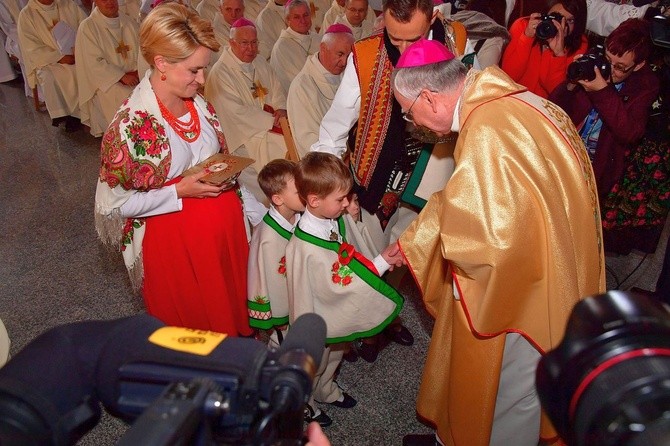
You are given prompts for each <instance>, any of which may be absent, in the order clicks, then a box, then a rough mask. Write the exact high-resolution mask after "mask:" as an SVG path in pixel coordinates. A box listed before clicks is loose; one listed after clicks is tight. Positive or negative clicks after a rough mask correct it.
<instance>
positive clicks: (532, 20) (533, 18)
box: [523, 12, 542, 37]
mask: <svg viewBox="0 0 670 446" xmlns="http://www.w3.org/2000/svg"><path fill="white" fill-rule="evenodd" d="M540 17H542V14H540V13H539V12H534V13H532V14H531V15H530V16H528V24H527V25H526V29H525V31H524V32H523V33H524V34H525V35H526V37H535V30H536V29H537V25H538V24H539V23H540Z"/></svg>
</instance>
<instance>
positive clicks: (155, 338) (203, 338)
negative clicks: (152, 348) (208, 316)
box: [149, 327, 228, 356]
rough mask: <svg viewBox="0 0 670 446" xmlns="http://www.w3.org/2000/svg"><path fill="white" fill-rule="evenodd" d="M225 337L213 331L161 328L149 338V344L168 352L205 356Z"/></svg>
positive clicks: (225, 335) (225, 336)
mask: <svg viewBox="0 0 670 446" xmlns="http://www.w3.org/2000/svg"><path fill="white" fill-rule="evenodd" d="M227 337H228V335H227V334H224V333H217V332H215V331H207V330H194V329H191V328H183V327H161V328H159V329H158V330H156V331H154V332H153V333H152V334H151V336H149V342H151V343H153V344H156V345H159V346H161V347H165V348H169V349H170V350H177V351H180V352H185V353H192V354H194V355H201V356H207V355H209V354H210V353H212V351H213V350H214V349H215V348H216V346H217V345H219V344H220V343H221V341H223V340H224V339H226V338H227Z"/></svg>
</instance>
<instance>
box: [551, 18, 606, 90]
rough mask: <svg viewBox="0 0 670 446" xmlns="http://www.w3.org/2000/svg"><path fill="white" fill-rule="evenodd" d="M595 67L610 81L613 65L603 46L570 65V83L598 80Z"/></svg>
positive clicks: (596, 47)
mask: <svg viewBox="0 0 670 446" xmlns="http://www.w3.org/2000/svg"><path fill="white" fill-rule="evenodd" d="M538 28H539V26H538ZM595 67H598V69H599V70H600V74H602V76H603V77H604V78H605V79H609V77H610V75H611V74H612V65H611V64H610V63H609V61H608V60H607V57H606V56H605V47H604V46H602V45H596V46H594V47H593V48H591V49H590V50H589V51H588V52H587V53H586V54H584V55H583V56H582V57H580V58H579V59H577V60H575V61H574V62H572V63H571V64H570V65H568V75H567V78H568V81H569V82H577V81H582V80H583V81H592V80H593V79H595V78H596V73H595V71H594V68H595Z"/></svg>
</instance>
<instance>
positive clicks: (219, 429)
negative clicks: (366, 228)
mask: <svg viewBox="0 0 670 446" xmlns="http://www.w3.org/2000/svg"><path fill="white" fill-rule="evenodd" d="M325 339H326V327H325V322H324V321H323V319H321V318H320V317H319V316H318V315H316V314H307V315H303V316H302V317H300V318H298V319H297V320H296V321H295V323H294V324H293V325H292V327H291V330H290V331H289V334H288V335H287V336H286V340H285V341H284V343H283V344H282V347H281V349H280V350H268V349H267V347H266V346H265V345H264V344H262V343H261V342H258V341H256V340H254V339H247V338H232V337H227V336H226V335H225V334H221V333H214V332H208V331H201V330H192V329H186V328H181V327H165V326H164V324H163V323H162V322H160V321H159V320H158V319H156V318H154V317H152V316H148V315H138V316H133V317H129V318H125V319H119V320H111V321H91V322H79V323H74V324H69V325H63V326H60V327H56V328H54V329H52V330H49V331H47V332H45V333H44V334H42V335H41V336H39V337H38V338H37V339H35V340H34V341H33V342H31V343H30V344H28V345H27V346H26V347H25V348H24V349H23V350H22V351H20V352H19V353H18V354H17V355H16V356H14V358H12V360H10V361H9V362H8V363H7V365H5V367H4V368H2V369H0V443H1V444H2V445H3V446H5V445H10V446H11V445H15V444H16V445H22V446H23V445H41V444H49V445H52V444H53V445H68V444H74V443H75V442H76V441H77V440H78V439H79V438H81V436H83V435H84V434H85V433H86V432H88V430H90V429H91V428H93V426H95V425H96V424H97V422H98V420H99V418H100V414H101V410H100V404H99V403H100V402H102V403H103V405H104V406H105V408H106V409H107V410H108V411H109V412H110V413H111V414H112V415H114V416H117V417H119V418H121V419H123V420H125V421H128V422H130V421H134V420H135V419H136V418H137V417H138V416H140V415H141V414H142V413H143V412H144V411H145V410H146V409H147V408H148V407H149V406H150V405H151V404H152V403H153V402H154V401H155V400H157V399H159V397H160V396H161V395H162V394H163V393H164V390H166V389H167V388H168V387H169V386H170V385H171V384H174V383H191V382H197V381H199V380H209V381H211V383H212V386H211V387H212V388H215V389H216V392H215V393H217V394H218V395H220V399H221V401H220V403H221V404H220V405H219V406H218V407H219V408H220V410H218V411H217V412H216V416H215V417H212V419H211V420H208V422H211V423H212V426H211V427H212V430H213V431H214V432H215V433H216V434H217V439H218V440H220V441H232V442H236V441H241V440H244V439H246V438H248V437H249V435H250V433H251V432H252V429H253V428H254V426H257V425H258V420H259V418H261V419H265V418H266V417H267V413H272V414H273V417H276V416H277V415H279V414H281V415H282V416H283V414H284V413H285V412H287V411H293V412H295V413H296V414H297V413H298V412H300V413H302V407H303V404H304V403H306V402H307V400H308V399H309V395H310V393H311V388H312V380H313V378H314V375H315V373H316V371H317V370H318V368H319V364H320V361H321V356H322V355H323V349H324V346H325ZM276 405H278V407H277V406H276ZM200 415H201V414H199V415H198V416H200ZM270 421H273V423H275V424H277V423H276V421H277V420H276V419H275V418H272V419H271V420H270ZM298 421H299V422H300V425H299V426H298ZM268 423H269V421H268ZM279 424H281V423H279ZM301 426H302V418H301V417H300V419H299V420H298V419H297V418H296V422H295V423H293V424H292V427H291V429H290V435H299V434H300V432H299V430H300V428H301ZM279 431H280V433H282V432H288V429H284V428H282V427H281V426H280V428H279Z"/></svg>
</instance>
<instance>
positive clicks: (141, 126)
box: [126, 111, 170, 158]
mask: <svg viewBox="0 0 670 446" xmlns="http://www.w3.org/2000/svg"><path fill="white" fill-rule="evenodd" d="M126 135H127V136H128V140H130V141H133V142H134V145H133V150H134V151H135V154H136V155H138V156H144V155H149V156H150V157H152V158H157V157H160V156H161V152H162V151H164V150H169V148H170V146H169V143H168V139H167V136H166V134H165V128H164V127H163V126H162V125H160V124H159V123H158V121H157V120H156V118H155V117H154V116H153V115H151V114H150V113H147V112H145V111H136V112H135V116H133V117H132V118H131V119H130V123H129V124H128V126H127V127H126Z"/></svg>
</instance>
